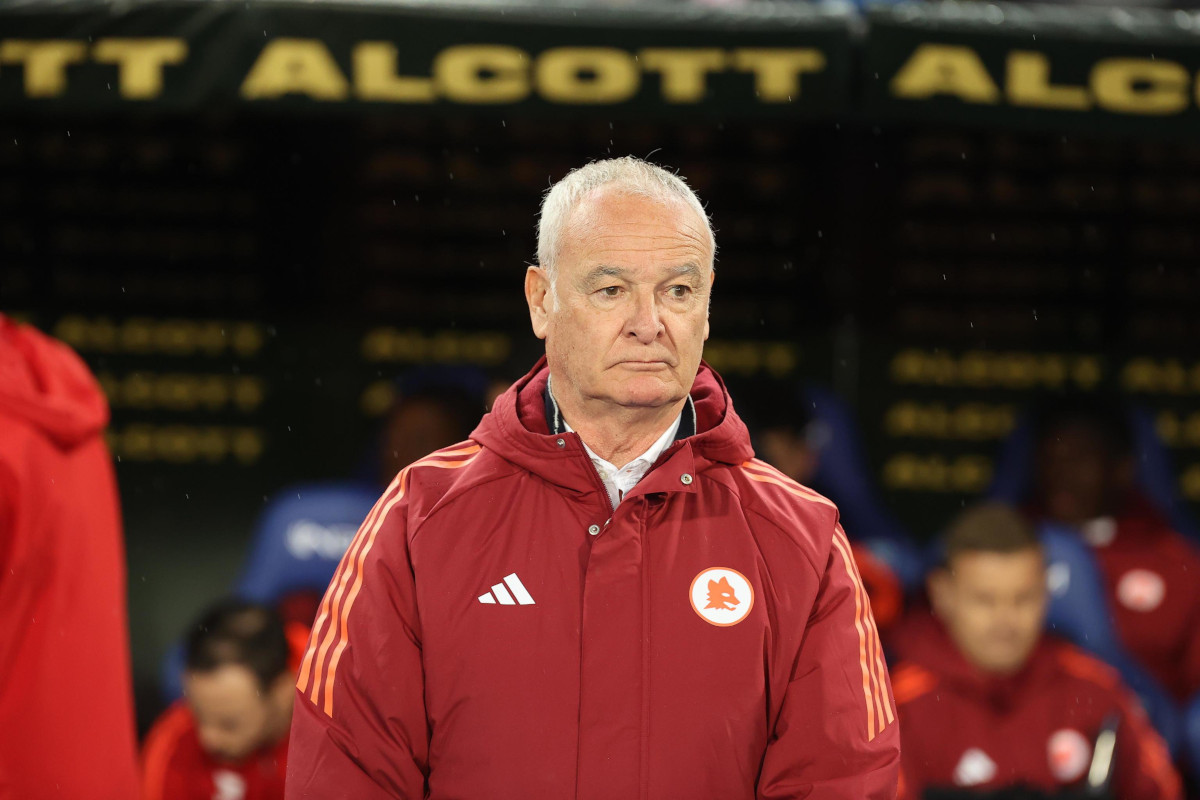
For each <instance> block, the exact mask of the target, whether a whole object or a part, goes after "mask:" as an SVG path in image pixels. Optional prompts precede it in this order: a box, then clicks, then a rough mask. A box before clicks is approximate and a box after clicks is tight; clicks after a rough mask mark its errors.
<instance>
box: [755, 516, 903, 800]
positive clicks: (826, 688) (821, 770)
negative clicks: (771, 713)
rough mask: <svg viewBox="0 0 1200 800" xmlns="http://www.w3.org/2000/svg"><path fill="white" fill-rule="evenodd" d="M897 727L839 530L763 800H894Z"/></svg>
mask: <svg viewBox="0 0 1200 800" xmlns="http://www.w3.org/2000/svg"><path fill="white" fill-rule="evenodd" d="M897 728H898V726H897V724H896V709H895V705H894V703H893V700H892V693H891V685H890V682H889V680H888V674H887V668H886V666H885V665H884V660H883V651H882V649H881V647H880V645H879V635H878V631H877V630H876V628H875V621H874V619H873V617H872V615H871V607H870V604H869V603H868V601H867V596H866V591H865V590H864V589H863V586H862V581H861V579H860V578H859V576H858V571H857V568H856V566H855V564H854V559H853V556H851V555H850V543H849V542H848V541H847V539H846V535H845V533H844V532H843V531H842V529H841V526H840V525H837V526H836V528H835V530H834V533H833V547H832V548H831V550H830V551H829V554H828V559H827V561H826V563H825V564H824V572H823V574H822V575H821V576H820V586H819V590H818V595H817V598H816V601H815V603H814V604H813V608H812V612H811V614H810V615H809V618H808V624H807V630H806V631H805V633H804V639H803V643H802V645H801V650H800V654H799V658H798V659H797V663H796V666H795V669H794V670H793V671H792V678H791V681H790V683H789V684H788V687H787V691H786V694H785V696H784V699H783V708H782V711H781V712H780V715H779V718H778V720H777V721H776V723H775V730H774V733H773V735H772V738H771V740H770V741H769V742H768V745H767V752H766V757H765V759H764V762H763V769H762V775H761V777H760V779H759V789H758V797H759V798H760V800H783V798H809V799H810V800H827V799H828V800H833V798H846V800H851V798H853V800H863V799H864V798H872V800H883V799H884V798H887V799H888V800H890V799H891V798H894V797H895V796H896V788H897V781H898V779H899V772H900V737H899V733H898V730H897Z"/></svg>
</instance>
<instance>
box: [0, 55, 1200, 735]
mask: <svg viewBox="0 0 1200 800" xmlns="http://www.w3.org/2000/svg"><path fill="white" fill-rule="evenodd" d="M10 72H11V71H10ZM1036 127H1037V126H1032V127H1031V126H1023V125H1012V126H992V125H970V124H963V125H945V124H938V125H933V124H922V123H920V122H915V123H913V122H905V121H903V120H895V121H891V122H886V123H884V122H880V121H878V120H872V119H869V118H865V117H864V116H863V115H861V114H855V113H847V114H834V115H826V116H825V117H823V118H816V119H808V118H789V117H786V116H784V117H774V118H770V119H755V118H753V117H747V116H745V115H740V114H736V113H729V114H725V113H722V112H721V111H720V109H717V110H715V111H711V112H710V113H708V114H707V115H706V116H703V117H698V116H694V115H693V116H689V117H688V118H682V117H681V118H672V115H670V114H667V115H662V114H659V115H655V116H654V118H647V117H643V116H640V115H638V114H636V113H631V112H629V111H628V110H625V111H620V110H618V111H615V112H614V113H611V114H609V113H606V112H605V110H604V109H596V108H592V109H587V111H586V113H583V112H581V113H578V114H557V115H555V114H536V113H532V114H520V113H512V112H511V111H506V110H505V109H503V108H500V109H490V110H484V111H478V112H477V113H472V114H469V115H468V114H458V113H447V114H431V113H421V114H417V113H414V112H411V111H410V110H409V109H394V110H386V111H380V110H375V111H373V112H371V113H356V114H349V113H347V114H339V115H329V114H324V113H317V112H315V111H305V110H304V109H290V110H286V111H284V110H263V109H261V108H259V109H255V110H253V111H245V110H234V109H223V110H209V111H204V110H201V111H199V112H187V113H184V112H179V111H170V110H165V111H162V110H160V111H155V112H153V113H151V112H147V111H144V110H140V111H136V112H108V113H103V114H89V113H84V112H78V113H76V112H62V111H59V112H54V113H40V112H39V113H36V114H24V113H14V112H11V111H10V112H8V113H4V114H0V307H3V308H4V309H5V310H6V311H8V312H10V313H12V314H13V315H14V316H15V317H17V318H18V319H21V320H24V321H28V322H31V323H33V324H34V325H36V326H38V327H39V328H41V329H43V330H45V331H47V332H49V333H52V334H53V335H55V336H57V337H59V338H61V339H63V340H64V341H66V342H67V343H69V344H70V345H72V346H73V347H74V348H76V349H77V350H78V351H79V352H80V353H81V354H82V355H83V356H84V357H85V358H86V360H87V361H88V363H89V364H90V366H91V367H92V368H93V370H94V371H95V372H96V374H97V376H98V377H99V379H100V381H101V383H102V385H103V387H104V389H105V391H106V393H107V395H108V397H109V400H110V402H111V404H112V409H113V423H112V426H111V431H110V434H109V435H110V445H111V447H112V450H113V453H114V455H115V456H116V458H117V460H118V462H119V464H118V477H119V480H120V487H121V493H122V501H123V508H124V513H125V519H126V529H125V530H126V541H127V547H128V555H129V566H130V570H129V575H130V598H129V600H130V612H131V619H132V634H133V647H134V656H135V669H136V679H137V693H138V711H139V724H140V725H141V727H142V728H143V729H144V728H145V726H147V725H148V724H149V722H150V721H151V720H152V719H153V717H154V715H155V714H156V713H157V712H158V711H160V710H161V708H162V699H161V697H160V695H159V692H158V676H159V670H160V666H161V661H162V658H163V655H164V653H165V652H166V650H167V648H168V647H169V646H170V645H171V644H172V643H173V642H175V641H177V640H178V637H179V634H180V631H181V630H182V629H183V627H184V625H185V624H186V622H187V621H188V620H189V619H191V618H193V617H194V616H195V614H196V613H197V612H198V611H199V610H200V609H201V608H203V607H204V606H206V605H207V604H209V603H210V602H211V601H212V600H213V599H214V598H216V597H218V596H220V595H221V594H223V593H224V592H225V591H227V590H228V589H229V587H230V586H231V585H232V583H233V581H234V578H235V576H236V574H237V572H238V569H239V568H240V566H241V564H242V562H243V560H244V558H245V555H246V552H245V551H246V547H247V542H248V539H249V535H250V531H251V529H252V527H253V525H254V523H255V519H256V516H257V514H258V513H259V512H260V511H261V510H262V508H263V507H264V504H265V503H266V502H267V499H268V498H270V497H272V496H273V495H274V493H276V492H277V491H278V490H279V489H281V488H282V487H286V486H289V485H292V484H295V483H296V482H300V481H308V480H318V479H336V478H346V477H355V476H358V477H363V476H367V477H369V476H370V474H371V469H372V463H373V462H372V450H373V447H374V444H373V443H374V440H375V437H376V436H377V433H378V430H377V429H378V426H379V424H380V420H381V416H382V415H383V414H384V413H385V412H386V411H387V410H388V409H389V408H390V407H391V404H392V401H393V399H394V396H395V392H396V380H397V378H398V377H399V376H401V375H403V374H404V373H406V372H407V371H409V370H411V369H413V368H414V367H420V366H425V365H430V364H451V365H475V366H478V367H481V368H483V369H485V370H488V371H489V372H491V373H495V374H507V375H508V376H509V377H510V378H514V377H517V375H519V372H515V373H514V370H516V369H517V368H518V366H519V368H520V369H521V370H523V369H524V368H526V367H528V366H529V365H531V363H532V357H533V356H531V355H529V356H527V354H530V353H536V350H537V344H538V343H537V341H536V340H535V339H534V338H533V336H532V334H531V333H530V331H529V327H528V317H527V314H526V309H525V306H524V301H523V297H522V293H521V285H522V273H523V269H524V267H525V266H526V265H527V264H529V263H531V260H532V259H533V257H534V251H535V246H534V226H535V223H536V211H537V208H538V203H539V199H540V195H541V193H542V192H543V191H544V190H545V189H546V188H547V187H548V186H549V185H550V183H552V182H553V181H556V180H558V179H559V178H561V177H562V176H563V175H564V174H565V173H566V172H567V171H568V170H569V169H570V168H572V167H574V166H578V165H581V164H583V163H585V162H586V161H588V160H591V159H596V158H602V157H605V156H609V155H624V154H633V155H637V156H642V157H649V158H650V159H652V160H654V161H656V162H658V163H661V164H664V165H667V166H669V167H671V168H674V169H677V170H678V171H679V172H680V173H681V174H682V175H684V176H685V177H686V178H687V179H688V181H689V182H690V183H691V185H692V186H693V187H694V188H695V189H696V190H697V192H698V193H699V195H700V197H701V198H702V199H703V200H705V201H706V202H707V203H708V204H709V210H710V211H711V214H712V218H713V221H714V224H715V226H716V229H717V238H718V243H719V246H720V253H719V256H718V263H717V275H718V280H717V284H716V294H715V299H714V303H713V311H712V330H713V335H712V339H711V341H710V342H709V345H708V348H707V351H706V354H707V359H708V360H709V362H710V363H711V364H712V365H713V366H714V367H715V368H717V369H718V370H719V371H721V372H722V373H724V374H726V375H729V376H740V377H747V378H748V377H753V376H761V375H773V376H794V377H798V378H804V379H807V380H812V381H815V382H817V383H820V384H823V385H827V386H829V387H832V388H833V389H834V390H836V391H837V392H838V393H839V394H840V395H841V396H842V397H843V398H844V399H845V400H846V401H847V402H848V403H849V405H850V406H851V408H852V409H853V410H854V412H855V414H856V418H857V420H858V423H859V426H860V428H861V430H860V432H861V434H862V436H863V439H864V443H865V448H866V453H867V457H868V462H869V464H870V469H871V475H870V477H871V478H872V479H874V481H875V482H876V483H877V484H878V486H879V487H880V491H881V494H882V497H883V499H884V501H885V504H886V506H887V507H888V509H890V510H891V511H892V512H893V513H894V515H895V516H896V517H897V518H898V519H899V520H900V521H901V522H902V523H903V524H904V526H905V527H907V528H908V530H909V531H910V532H911V534H912V535H913V536H914V537H916V538H917V539H918V540H922V541H924V540H928V539H930V538H931V537H932V536H933V535H934V534H935V533H937V532H938V531H939V530H940V528H941V526H942V525H943V524H944V523H945V522H946V521H947V519H949V518H950V517H951V516H952V515H953V514H954V513H955V512H956V511H958V510H959V509H961V508H962V507H963V506H964V505H965V504H966V503H967V502H969V501H970V500H971V499H973V498H975V497H977V496H979V495H980V494H981V493H982V492H983V491H984V490H985V489H986V488H987V486H988V485H989V482H990V480H991V477H992V468H993V459H994V457H995V455H996V451H997V449H998V447H999V445H1000V443H1001V442H1002V441H1003V439H1004V438H1005V437H1006V435H1007V434H1008V433H1009V432H1010V431H1011V430H1012V428H1013V426H1014V424H1015V421H1016V419H1017V417H1018V415H1019V413H1020V411H1021V410H1022V408H1024V407H1025V406H1026V405H1027V404H1028V403H1029V402H1030V401H1031V400H1032V399H1033V398H1034V397H1036V396H1037V395H1038V394H1039V393H1042V392H1046V391H1061V390H1065V389H1078V390H1083V391H1088V392H1092V391H1100V390H1115V391H1119V392H1121V393H1123V394H1124V395H1125V396H1126V397H1127V398H1128V399H1129V400H1131V401H1133V402H1135V403H1137V404H1140V405H1142V406H1144V407H1145V408H1146V409H1148V410H1150V411H1151V413H1152V414H1153V415H1154V417H1155V419H1156V420H1157V425H1158V429H1159V432H1160V434H1161V435H1162V437H1163V438H1164V440H1165V441H1166V443H1167V444H1168V445H1169V447H1170V451H1171V454H1172V457H1173V460H1174V466H1175V468H1176V472H1177V476H1178V488H1179V491H1180V492H1181V493H1182V495H1183V497H1184V498H1185V499H1186V500H1187V501H1188V502H1189V503H1191V505H1192V508H1193V510H1200V508H1198V506H1197V503H1200V403H1197V398H1198V397H1200V348H1198V347H1197V341H1198V339H1197V334H1198V333H1200V330H1198V328H1200V317H1198V315H1197V313H1196V310H1195V309H1196V308H1197V302H1198V301H1200V229H1198V228H1197V226H1196V224H1195V223H1196V220H1197V218H1198V216H1197V214H1198V212H1200V143H1197V142H1196V141H1195V140H1194V138H1192V137H1187V136H1175V137H1172V138H1168V137H1162V136H1156V135H1142V134H1139V135H1131V134H1128V133H1121V132H1119V131H1117V132H1113V131H1109V130H1105V129H1104V128H1103V126H1097V127H1096V129H1095V130H1092V131H1089V130H1087V129H1086V126H1085V129H1083V130H1081V129H1080V126H1078V125H1076V126H1071V128H1070V130H1069V131H1067V132H1065V133H1064V132H1063V130H1059V129H1049V128H1043V129H1036ZM526 362H528V363H526ZM735 402H736V397H735Z"/></svg>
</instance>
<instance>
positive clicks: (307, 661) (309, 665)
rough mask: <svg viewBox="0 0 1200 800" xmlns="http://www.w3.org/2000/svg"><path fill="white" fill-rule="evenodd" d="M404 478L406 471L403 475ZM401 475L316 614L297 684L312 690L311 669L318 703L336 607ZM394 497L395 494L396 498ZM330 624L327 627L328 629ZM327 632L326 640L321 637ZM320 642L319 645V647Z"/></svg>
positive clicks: (351, 549)
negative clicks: (322, 668)
mask: <svg viewBox="0 0 1200 800" xmlns="http://www.w3.org/2000/svg"><path fill="white" fill-rule="evenodd" d="M401 475H403V472H401ZM399 486H400V476H397V477H396V479H395V480H393V481H392V485H391V486H389V487H388V489H387V491H386V492H384V495H383V497H381V498H380V499H379V500H378V501H377V502H376V503H375V507H374V508H372V509H371V513H370V514H368V515H367V518H366V520H364V521H363V524H362V527H360V528H359V529H358V533H356V534H355V535H354V539H353V541H351V542H350V547H349V548H348V549H347V550H346V553H345V555H343V556H342V561H341V563H340V564H338V569H337V572H335V573H334V575H333V580H331V581H330V582H329V588H328V589H326V590H325V597H324V598H323V599H322V600H321V610H320V613H318V614H317V620H316V622H314V623H313V630H312V636H311V637H310V638H309V644H308V653H307V654H306V655H305V657H304V663H303V664H302V665H301V667H300V677H299V679H298V680H297V682H296V685H297V686H299V687H300V691H301V692H308V691H309V683H308V680H309V675H310V669H311V670H312V673H311V674H312V678H313V682H312V687H311V688H312V692H313V694H312V695H311V698H312V700H313V702H316V691H317V684H318V683H319V682H320V670H321V665H322V664H323V663H324V660H325V653H326V651H327V650H328V648H329V641H330V639H331V637H332V636H333V626H334V623H335V622H336V620H337V606H338V604H339V603H340V602H341V599H342V593H343V592H344V591H345V590H346V583H347V582H348V581H349V580H350V570H351V567H352V565H353V564H354V558H355V556H356V555H357V554H358V551H359V550H361V549H362V547H363V544H365V543H366V540H367V531H368V530H370V528H371V526H372V525H374V522H375V520H376V519H378V518H379V514H380V512H381V510H382V509H383V507H384V505H385V504H386V502H387V501H388V500H389V499H390V498H389V495H393V493H394V492H396V491H399ZM393 496H394V495H393ZM327 624H328V626H327ZM322 631H324V637H322V635H321V634H322ZM318 642H319V643H320V644H318Z"/></svg>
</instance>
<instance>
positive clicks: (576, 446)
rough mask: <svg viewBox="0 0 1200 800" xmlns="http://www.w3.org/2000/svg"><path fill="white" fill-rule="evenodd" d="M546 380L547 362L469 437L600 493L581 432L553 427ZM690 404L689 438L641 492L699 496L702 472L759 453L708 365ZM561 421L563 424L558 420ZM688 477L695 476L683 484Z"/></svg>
mask: <svg viewBox="0 0 1200 800" xmlns="http://www.w3.org/2000/svg"><path fill="white" fill-rule="evenodd" d="M549 377H550V370H549V367H548V366H547V365H546V359H545V357H542V358H541V359H539V360H538V362H537V363H536V364H535V365H534V366H533V369H531V370H530V371H529V373H528V374H527V375H525V377H523V378H521V379H520V380H518V381H517V382H516V383H514V384H513V385H512V386H511V387H509V389H508V391H507V392H505V393H504V394H502V395H501V396H500V397H498V398H497V399H496V402H495V403H494V404H493V406H492V410H491V411H490V412H488V413H487V414H485V415H484V417H483V419H482V420H481V421H480V423H479V426H478V427H477V428H476V429H475V431H474V432H473V433H472V434H471V438H472V439H474V440H475V441H477V442H479V443H480V444H481V445H483V446H484V447H486V448H488V449H489V450H492V451H493V452H495V453H496V454H497V455H499V456H500V457H501V458H503V459H505V460H507V461H509V462H511V463H513V464H515V465H516V466H518V467H520V468H522V469H525V470H527V471H529V472H531V473H533V474H535V475H538V476H539V477H541V478H543V479H544V480H546V481H548V482H549V483H552V484H554V485H557V486H561V487H563V488H566V489H569V490H571V491H574V492H578V493H581V494H583V493H602V492H603V484H601V483H600V480H599V478H597V477H596V472H595V468H594V467H593V466H592V462H591V459H590V458H589V457H588V455H587V452H586V451H585V450H584V448H583V441H582V440H581V439H580V438H579V436H578V434H575V433H568V432H565V429H560V430H559V431H558V432H555V431H554V430H553V429H552V426H553V425H554V419H553V415H552V414H548V413H547V405H546V395H547V383H548V382H549ZM688 402H689V406H690V408H691V409H692V410H693V412H694V415H693V414H688V413H685V414H684V419H685V421H686V420H687V418H688V417H689V416H690V417H692V420H691V422H690V424H689V425H688V426H687V429H684V425H683V424H681V425H680V429H681V431H682V433H683V434H684V435H682V436H677V437H676V440H675V442H673V443H672V444H671V446H670V447H668V448H667V450H666V451H665V452H664V453H663V454H662V456H660V457H659V460H658V462H657V463H656V464H655V466H654V467H653V468H652V469H651V470H650V472H649V474H647V475H646V477H645V478H643V479H642V481H641V483H639V484H638V487H637V489H636V492H637V493H638V494H643V493H646V494H648V493H652V492H664V491H680V492H694V491H695V487H696V483H695V481H694V480H693V478H694V476H695V475H696V474H697V473H698V472H703V471H704V470H705V469H707V468H709V467H711V466H713V465H716V464H741V463H743V462H745V461H747V460H749V459H750V458H752V457H753V456H754V451H753V449H752V448H751V446H750V434H749V432H748V431H747V430H746V426H745V424H744V423H743V422H742V421H741V419H740V418H739V417H738V416H737V413H736V412H735V411H734V410H733V405H732V403H731V402H730V400H729V394H728V392H727V391H726V389H725V384H724V383H723V382H722V381H721V378H720V376H719V375H718V374H717V373H716V372H715V371H714V370H713V369H712V368H711V367H709V366H708V365H707V364H705V363H703V362H701V364H700V370H699V373H698V374H697V375H696V380H695V382H694V383H693V384H692V390H691V392H690V395H689V401H688ZM559 420H560V424H561V417H560V418H559ZM659 473H661V474H659ZM676 473H678V474H676ZM684 474H687V475H689V476H691V477H689V478H688V479H687V481H686V482H685V481H684V480H683V479H682V476H683V475H684ZM631 494H632V493H631ZM607 502H608V501H607V499H606V496H605V499H604V503H605V504H607Z"/></svg>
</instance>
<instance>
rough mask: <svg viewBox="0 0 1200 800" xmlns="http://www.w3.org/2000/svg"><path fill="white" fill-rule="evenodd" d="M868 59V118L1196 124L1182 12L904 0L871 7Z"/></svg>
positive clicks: (1195, 30) (1110, 127) (1197, 32)
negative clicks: (904, 0) (905, 1)
mask: <svg viewBox="0 0 1200 800" xmlns="http://www.w3.org/2000/svg"><path fill="white" fill-rule="evenodd" d="M864 60H865V64H864V70H863V80H864V83H865V88H864V92H863V97H864V108H865V111H866V113H867V114H869V115H870V116H872V117H873V118H882V119H890V120H908V119H917V120H922V121H935V122H966V123H983V124H989V125H990V124H1001V125H1008V126H1014V125H1015V126H1020V127H1026V128H1031V129H1047V128H1049V129H1056V128H1059V127H1063V126H1069V127H1071V128H1073V129H1078V128H1079V127H1080V126H1086V127H1087V128H1089V129H1092V130H1094V129H1096V128H1100V129H1103V130H1105V131H1115V132H1124V131H1128V132H1164V131H1184V130H1195V129H1196V128H1197V127H1200V111H1198V109H1197V106H1198V105H1200V84H1197V81H1196V76H1197V72H1198V71H1200V19H1198V18H1197V17H1195V16H1193V15H1192V14H1190V13H1188V12H1183V11H1180V12H1161V11H1142V12H1129V11H1124V10H1120V9H1088V8H1071V7H1055V6H1035V7H1022V6H1011V5H1005V6H997V5H990V4H989V5H983V4H975V5H963V6H959V5H951V4H946V5H930V6H923V5H918V4H905V5H903V6H894V7H890V8H881V9H876V10H875V11H874V12H873V13H872V14H871V17H870V26H869V33H868V40H867V44H866V48H865V59H864Z"/></svg>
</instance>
